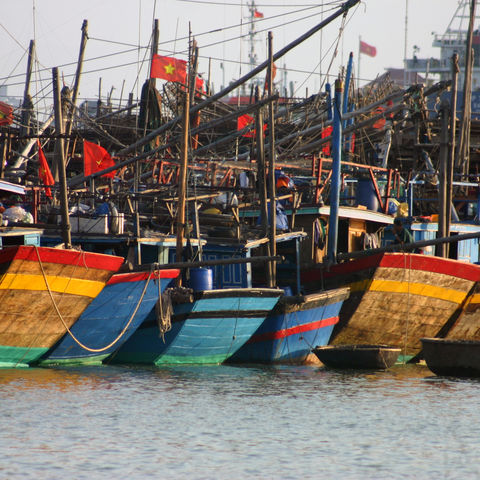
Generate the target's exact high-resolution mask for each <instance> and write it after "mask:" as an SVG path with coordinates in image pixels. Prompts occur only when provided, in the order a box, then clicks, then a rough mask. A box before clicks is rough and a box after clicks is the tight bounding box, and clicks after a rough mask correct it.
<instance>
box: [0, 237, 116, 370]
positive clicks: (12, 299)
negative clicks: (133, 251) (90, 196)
mask: <svg viewBox="0 0 480 480" xmlns="http://www.w3.org/2000/svg"><path fill="white" fill-rule="evenodd" d="M38 257H40V259H41V265H40V262H39V260H38ZM122 263H123V259H122V258H120V257H114V256H108V255H100V254H90V253H86V252H78V251H75V250H60V249H54V248H46V247H33V246H16V247H6V248H4V249H3V250H1V251H0V271H1V272H2V277H1V278H0V302H1V304H2V315H1V317H0V365H12V364H13V365H16V364H17V363H18V364H21V365H24V364H27V363H31V362H35V361H37V360H38V358H39V357H41V356H42V355H43V354H44V353H45V352H46V351H48V349H49V348H51V347H52V346H53V345H54V344H55V343H56V342H57V341H58V340H59V339H60V338H61V337H62V336H63V335H64V334H65V327H64V324H63V323H62V321H61V319H60V318H59V316H58V314H57V312H56V310H55V308H54V302H55V304H56V305H57V307H58V309H59V311H60V314H61V315H62V319H63V322H64V323H65V324H66V325H68V327H69V328H70V327H72V325H73V324H74V323H75V322H76V320H77V319H78V317H79V316H80V314H81V313H82V312H83V311H84V310H85V308H86V307H87V306H88V305H89V303H90V302H91V301H92V298H93V297H94V296H95V295H96V294H97V293H98V292H99V291H101V289H102V288H103V286H104V285H105V283H106V282H107V281H108V279H109V278H110V277H111V276H112V273H113V271H114V270H116V269H118V268H119V267H120V265H121V264H122ZM42 268H43V272H44V273H45V277H46V281H47V282H48V284H49V286H50V287H51V293H52V297H53V299H52V298H51V297H50V294H49V292H48V290H47V286H46V283H45V278H44V277H43V273H42Z"/></svg>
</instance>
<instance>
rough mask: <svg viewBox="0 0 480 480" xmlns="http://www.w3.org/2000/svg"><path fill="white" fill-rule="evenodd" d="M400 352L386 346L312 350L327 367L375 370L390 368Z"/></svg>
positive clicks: (338, 346)
mask: <svg viewBox="0 0 480 480" xmlns="http://www.w3.org/2000/svg"><path fill="white" fill-rule="evenodd" d="M400 352H401V350H400V348H396V347H390V346H388V345H327V346H325V347H316V348H315V349H314V350H313V353H315V355H316V356H317V357H318V359H319V360H320V361H321V362H322V363H323V364H324V365H326V366H327V367H331V368H361V369H375V370H376V369H382V370H383V369H387V368H390V367H392V366H393V365H394V364H395V362H396V361H397V358H398V356H399V355H400Z"/></svg>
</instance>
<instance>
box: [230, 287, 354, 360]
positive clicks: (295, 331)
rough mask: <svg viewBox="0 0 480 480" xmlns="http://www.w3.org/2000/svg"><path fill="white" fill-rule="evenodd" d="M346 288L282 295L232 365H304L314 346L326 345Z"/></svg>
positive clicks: (345, 294) (232, 358)
mask: <svg viewBox="0 0 480 480" xmlns="http://www.w3.org/2000/svg"><path fill="white" fill-rule="evenodd" d="M348 295H349V290H348V288H339V289H335V290H327V291H324V292H318V293H314V294H310V295H283V296H282V297H281V299H280V301H279V302H278V303H277V305H276V306H275V308H274V309H273V310H272V311H271V312H270V313H269V315H268V316H267V318H266V319H265V321H264V322H263V323H262V325H261V326H260V327H259V328H258V329H257V331H256V332H255V333H254V334H253V335H252V337H251V338H250V339H249V340H248V342H247V343H246V344H245V345H244V346H243V347H242V348H241V349H240V350H238V352H237V353H236V354H235V355H233V356H232V357H230V359H229V362H232V363H305V362H306V361H307V358H308V356H309V354H310V352H311V350H312V347H313V346H315V345H326V344H327V343H328V341H329V340H330V336H331V334H332V331H333V328H334V326H335V324H336V323H337V322H338V319H339V317H338V315H339V312H340V308H341V307H342V304H343V301H344V300H345V299H346V298H348Z"/></svg>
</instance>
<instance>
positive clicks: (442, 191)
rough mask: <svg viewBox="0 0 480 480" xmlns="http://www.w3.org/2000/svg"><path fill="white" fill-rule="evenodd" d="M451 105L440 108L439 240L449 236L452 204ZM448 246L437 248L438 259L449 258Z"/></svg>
mask: <svg viewBox="0 0 480 480" xmlns="http://www.w3.org/2000/svg"><path fill="white" fill-rule="evenodd" d="M448 107H449V105H448V101H446V100H445V101H443V102H442V105H441V107H440V112H441V115H442V129H441V131H440V154H439V157H440V158H439V164H440V165H439V170H440V171H439V178H438V203H439V206H440V208H439V215H438V230H437V238H444V237H446V236H447V218H446V215H447V211H449V210H450V204H447V174H448V173H447V169H448V165H447V162H448V124H449V120H450V118H449V108H448ZM446 247H447V245H446V244H445V243H440V244H438V245H436V247H435V255H436V256H437V257H444V258H445V257H446V256H447V248H446Z"/></svg>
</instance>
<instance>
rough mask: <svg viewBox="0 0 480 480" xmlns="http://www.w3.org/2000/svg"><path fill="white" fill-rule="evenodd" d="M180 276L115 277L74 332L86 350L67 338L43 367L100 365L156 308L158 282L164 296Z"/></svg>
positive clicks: (169, 273) (166, 272)
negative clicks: (166, 290)
mask: <svg viewBox="0 0 480 480" xmlns="http://www.w3.org/2000/svg"><path fill="white" fill-rule="evenodd" d="M179 273H180V272H179V270H160V271H156V272H153V273H151V272H145V273H122V274H116V275H114V276H113V277H112V278H111V279H110V280H109V282H108V283H107V285H106V286H105V288H104V289H103V290H102V291H101V292H100V293H99V295H98V296H97V297H96V298H95V299H94V300H93V301H92V303H91V304H90V305H89V306H88V307H87V309H86V310H85V311H84V312H83V313H82V315H80V318H79V319H78V320H77V321H76V322H75V324H74V325H73V327H72V329H71V332H72V334H73V335H74V336H75V338H76V339H77V340H79V342H80V343H82V345H83V346H81V345H79V343H77V342H76V341H75V340H74V339H73V337H72V336H71V335H70V334H66V335H65V336H64V337H63V338H62V339H61V340H60V341H59V342H58V343H57V344H56V345H55V346H54V347H53V349H52V350H50V351H49V352H48V353H47V354H46V355H45V356H44V357H43V358H42V359H41V360H40V365H42V366H44V365H59V364H82V363H88V364H98V363H101V362H102V361H103V360H104V359H105V358H107V357H108V356H109V355H111V354H112V353H113V352H114V351H115V350H117V349H118V348H119V347H120V346H121V345H122V344H123V343H125V342H126V341H127V340H128V339H129V338H130V336H131V335H132V334H133V333H134V332H135V330H136V329H137V328H138V327H139V326H140V325H141V324H142V322H143V321H144V320H145V319H146V318H147V316H148V314H149V313H150V312H151V311H152V309H153V308H154V307H155V304H156V302H157V300H158V298H159V285H158V282H159V281H160V293H162V292H163V291H164V290H165V288H167V287H168V286H170V283H171V282H172V280H173V279H175V278H176V277H177V276H178V275H179ZM149 277H150V279H149ZM147 282H148V283H147ZM129 322H130V323H129ZM127 325H128V326H127ZM125 328H126V329H125ZM122 332H123V333H122ZM112 343H113V344H112ZM109 345H110V346H109ZM107 346H109V348H106V347H107ZM85 347H86V348H85Z"/></svg>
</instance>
